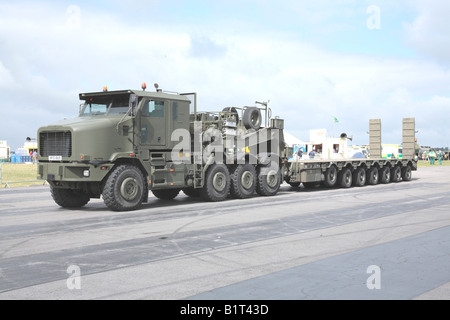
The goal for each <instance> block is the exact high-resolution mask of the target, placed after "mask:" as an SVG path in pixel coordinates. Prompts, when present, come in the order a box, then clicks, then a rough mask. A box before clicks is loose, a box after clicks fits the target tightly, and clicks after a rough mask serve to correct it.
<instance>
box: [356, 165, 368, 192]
mask: <svg viewBox="0 0 450 320" xmlns="http://www.w3.org/2000/svg"><path fill="white" fill-rule="evenodd" d="M366 179H367V177H366V170H364V168H361V167H359V168H358V169H356V170H355V172H353V185H354V186H357V187H362V186H364V185H365V184H366Z"/></svg>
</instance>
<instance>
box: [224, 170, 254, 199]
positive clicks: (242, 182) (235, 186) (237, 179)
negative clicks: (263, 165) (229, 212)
mask: <svg viewBox="0 0 450 320" xmlns="http://www.w3.org/2000/svg"><path fill="white" fill-rule="evenodd" d="M255 190H256V170H255V167H254V166H252V165H251V164H248V163H247V164H243V165H238V166H236V167H235V168H234V170H233V172H231V189H230V193H231V196H232V197H233V198H235V199H246V198H250V197H251V196H253V194H254V193H255Z"/></svg>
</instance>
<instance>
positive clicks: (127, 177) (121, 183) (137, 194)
mask: <svg viewBox="0 0 450 320" xmlns="http://www.w3.org/2000/svg"><path fill="white" fill-rule="evenodd" d="M144 189H145V188H144V176H143V174H142V172H141V170H139V169H138V168H136V167H135V166H131V165H120V166H118V167H116V168H115V169H114V170H113V171H112V172H111V175H110V176H109V177H108V179H107V180H106V183H105V186H104V188H103V193H102V196H103V200H104V202H105V204H106V206H107V207H108V208H109V209H111V210H114V211H129V210H135V209H137V208H139V207H140V206H141V204H142V201H143V199H144Z"/></svg>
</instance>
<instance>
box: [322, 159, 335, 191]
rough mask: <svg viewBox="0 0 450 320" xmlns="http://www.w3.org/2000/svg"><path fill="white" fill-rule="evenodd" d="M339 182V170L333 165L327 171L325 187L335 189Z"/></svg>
mask: <svg viewBox="0 0 450 320" xmlns="http://www.w3.org/2000/svg"><path fill="white" fill-rule="evenodd" d="M337 181H338V170H337V168H336V166H335V165H332V166H331V167H329V168H328V169H327V170H326V171H325V181H324V185H325V186H326V187H330V188H332V187H334V186H335V185H336V183H337Z"/></svg>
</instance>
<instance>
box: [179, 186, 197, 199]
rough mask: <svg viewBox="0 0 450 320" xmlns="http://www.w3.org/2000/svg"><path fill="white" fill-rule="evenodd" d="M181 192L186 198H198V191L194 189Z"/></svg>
mask: <svg viewBox="0 0 450 320" xmlns="http://www.w3.org/2000/svg"><path fill="white" fill-rule="evenodd" d="M183 192H184V194H185V195H187V196H188V197H192V198H198V197H200V189H194V188H184V189H183Z"/></svg>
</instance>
